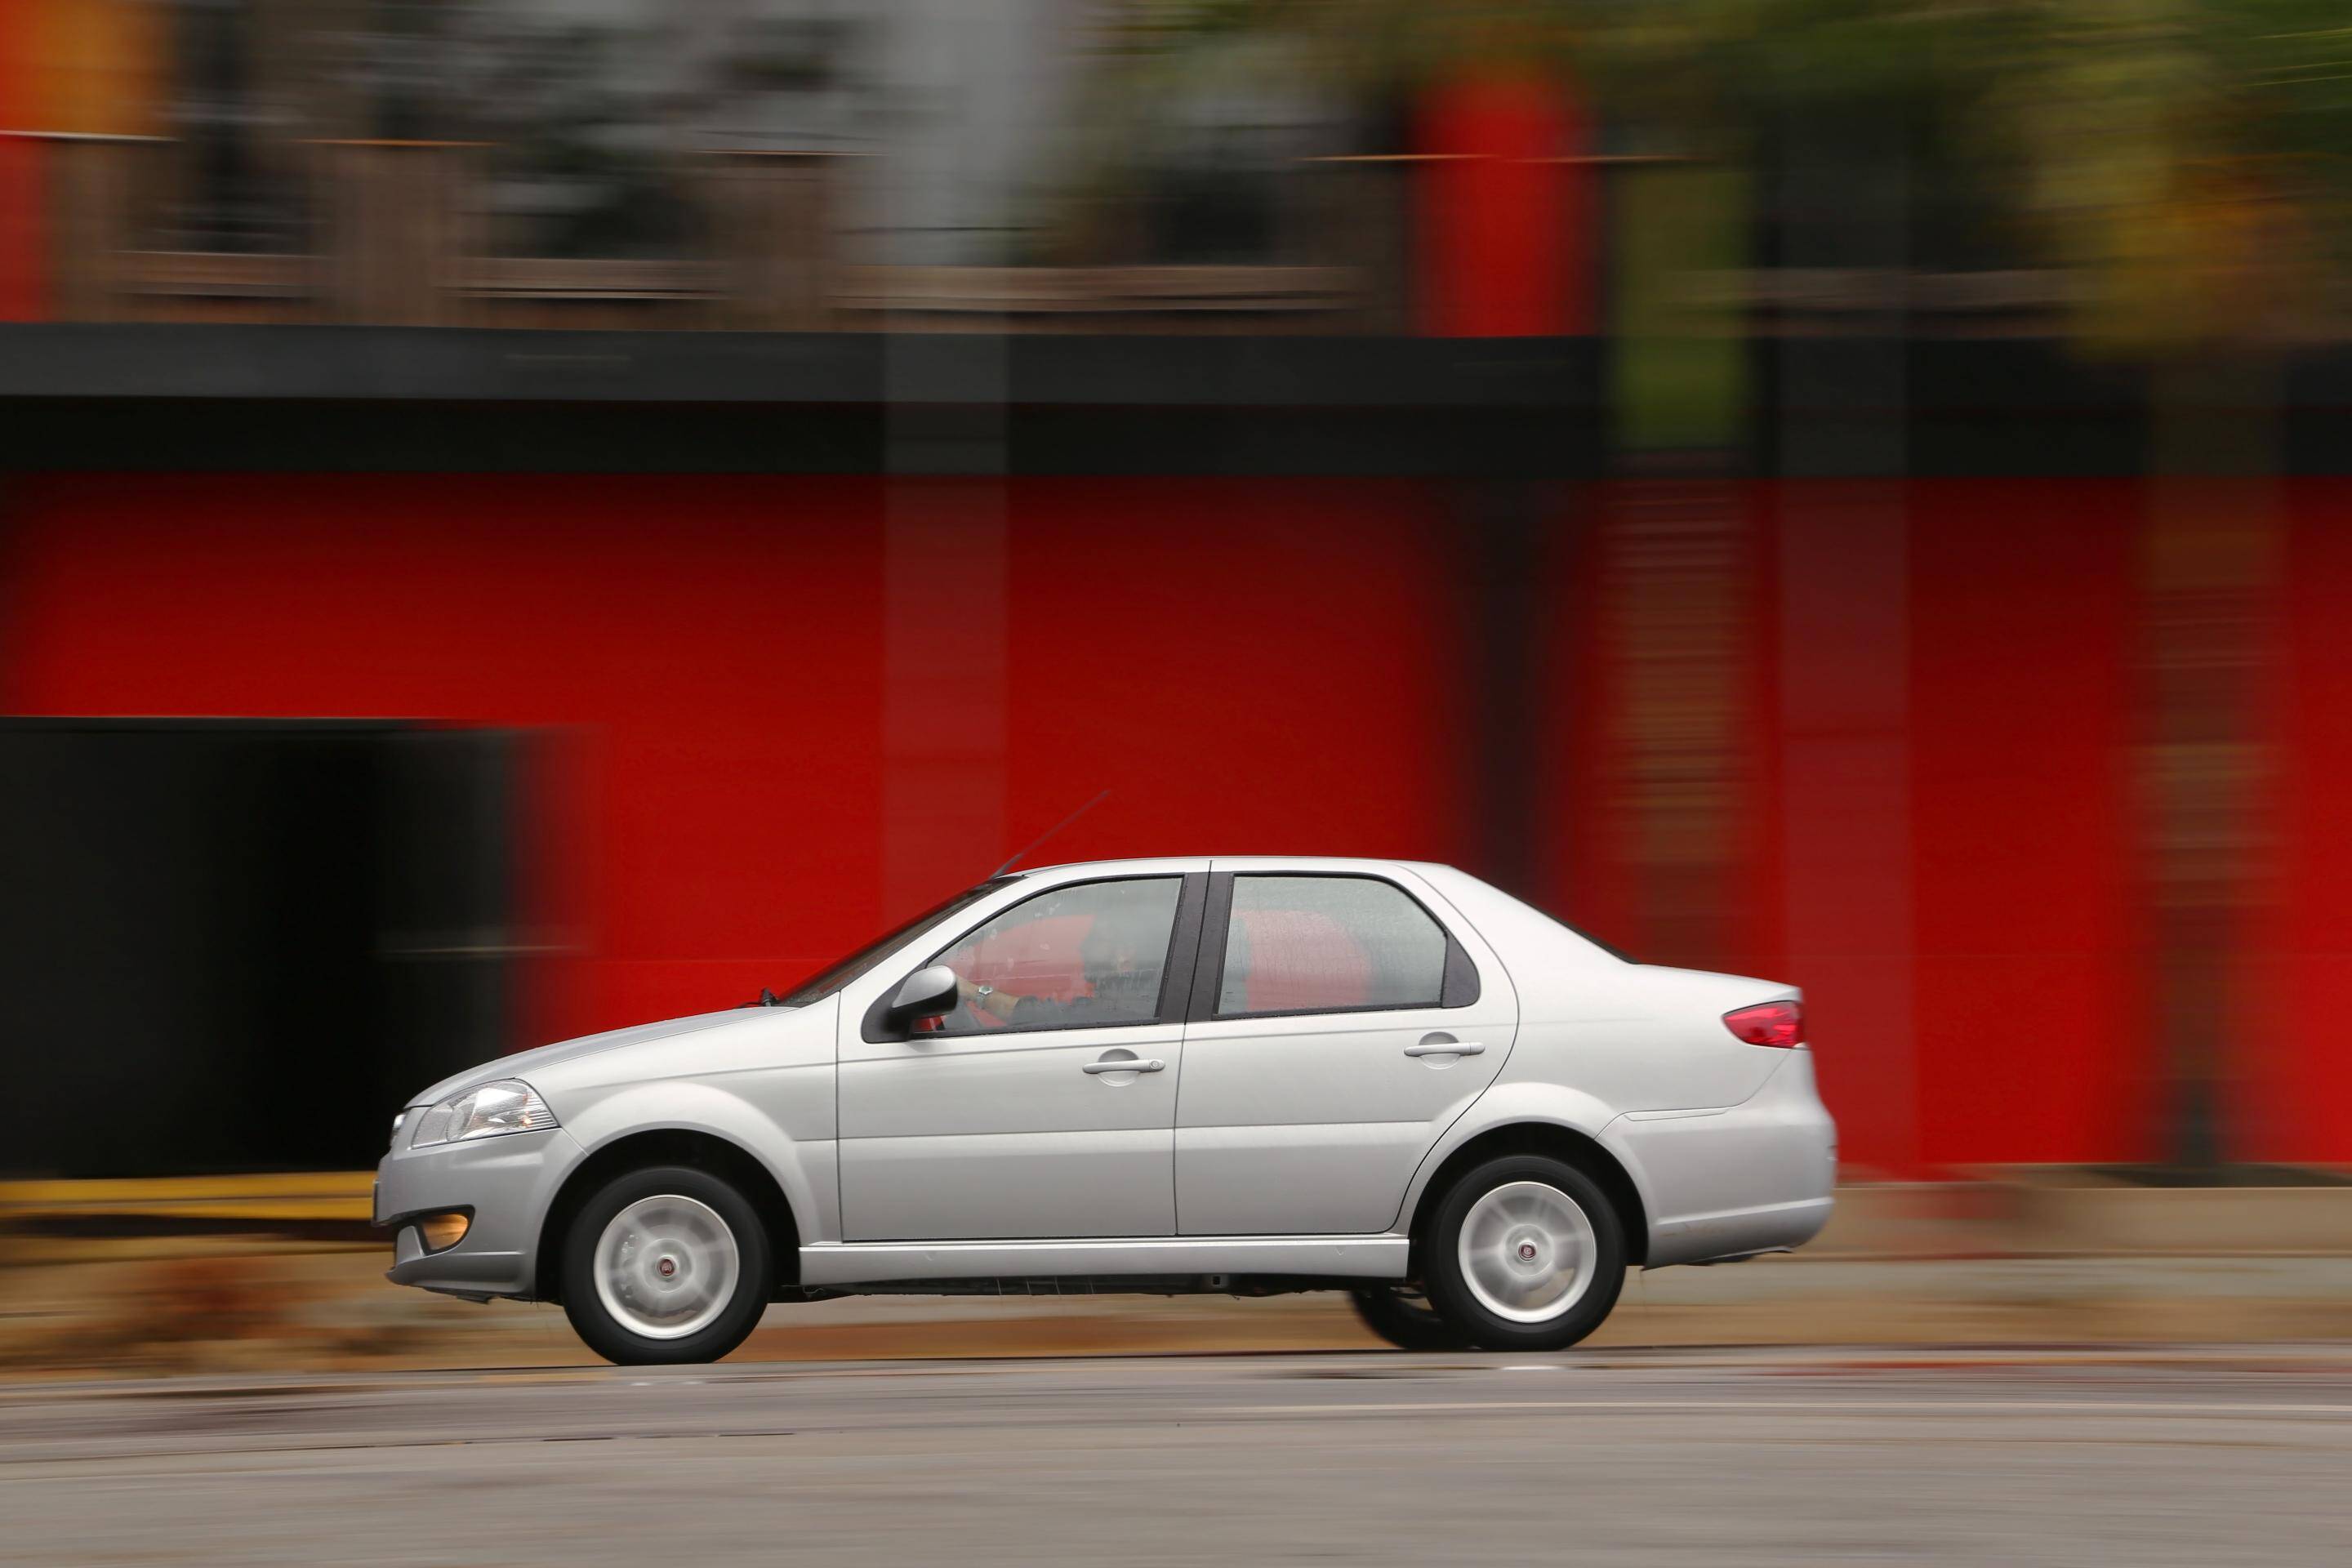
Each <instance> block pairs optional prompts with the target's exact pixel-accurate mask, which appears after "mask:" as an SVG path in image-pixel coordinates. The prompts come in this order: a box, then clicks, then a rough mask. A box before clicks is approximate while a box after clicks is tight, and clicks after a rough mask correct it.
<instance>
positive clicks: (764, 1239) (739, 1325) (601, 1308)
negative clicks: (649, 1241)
mask: <svg viewBox="0 0 2352 1568" xmlns="http://www.w3.org/2000/svg"><path fill="white" fill-rule="evenodd" d="M664 1196H677V1197H684V1198H688V1199H691V1200H693V1202H695V1203H697V1204H699V1205H702V1206H703V1207H704V1208H706V1209H709V1210H710V1211H711V1212H712V1213H714V1214H716V1215H718V1216H719V1219H720V1220H721V1221H723V1222H724V1224H725V1227H726V1229H727V1231H728V1232H729V1234H730V1239H731V1241H732V1243H733V1246H734V1248H735V1265H736V1268H735V1279H734V1284H733V1288H732V1289H731V1290H730V1291H729V1292H728V1294H727V1296H726V1299H725V1304H724V1305H723V1306H721V1307H720V1308H719V1311H718V1313H717V1315H716V1316H714V1317H712V1318H711V1319H710V1320H709V1321H708V1322H706V1323H704V1324H703V1325H702V1326H701V1327H699V1328H698V1329H696V1330H695V1331H693V1332H692V1333H689V1334H686V1335H684V1336H682V1337H679V1338H677V1339H663V1338H658V1337H655V1336H651V1335H648V1334H646V1333H642V1332H639V1331H636V1330H635V1329H633V1328H632V1327H630V1325H629V1324H628V1323H627V1322H625V1321H622V1320H621V1319H619V1318H616V1317H614V1315H613V1312H612V1310H610V1309H609V1308H608V1307H607V1306H606V1305H605V1303H604V1300H603V1298H602V1297H601V1296H600V1295H599V1293H598V1291H597V1289H596V1247H597V1243H598V1241H599V1239H600V1238H601V1237H603V1236H604V1228H605V1226H608V1225H610V1224H611V1223H612V1221H613V1220H614V1217H615V1216H617V1215H619V1214H620V1213H621V1211H622V1210H624V1209H625V1208H627V1207H629V1206H630V1205H632V1204H635V1203H638V1202H640V1201H642V1200H644V1199H647V1198H654V1197H664ZM771 1256H772V1248H771V1247H770V1246H769V1242H768V1232H767V1227H766V1226H763V1225H761V1223H760V1216H759V1215H758V1213H757V1212H756V1211H755V1210H754V1209H753V1208H752V1207H751V1203H750V1202H749V1201H748V1200H747V1199H745V1197H744V1196H743V1194H741V1193H740V1192H737V1191H736V1190H735V1188H734V1187H733V1186H731V1185H730V1184H728V1183H727V1182H726V1181H724V1180H723V1179H721V1178H720V1177H718V1176H715V1175H712V1174H711V1173H709V1172H708V1171H702V1170H697V1169H695V1168H694V1167H692V1166H688V1165H653V1166H648V1167H646V1169H644V1170H641V1171H631V1172H629V1173H627V1174H625V1175H621V1176H615V1177H614V1179H613V1180H611V1181H610V1182H607V1183H605V1184H604V1186H603V1187H601V1188H599V1189H598V1190H597V1192H596V1193H595V1194H594V1195H593V1196H592V1197H590V1198H589V1200H588V1201H587V1203H585V1204H584V1205H582V1206H581V1209H580V1212H579V1214H578V1215H574V1216H573V1218H572V1226H571V1228H570V1230H569V1231H568V1232H566V1234H565V1236H564V1238H563V1261H562V1273H563V1315H564V1316H565V1317H567V1318H569V1319H571V1320H572V1330H573V1331H574V1332H576V1333H578V1334H579V1336H580V1338H581V1339H582V1341H583V1342H585V1343H586V1344H587V1346H588V1348H589V1349H590V1350H592V1351H594V1352H596V1353H597V1354H598V1355H600V1356H603V1357H604V1359H605V1360H606V1361H609V1362H612V1363H614V1364H615V1365H618V1366H659V1365H674V1364H682V1363H701V1362H713V1361H717V1360H718V1359H719V1357H720V1356H723V1355H725V1354H726V1353H727V1352H730V1351H731V1350H733V1349H734V1348H735V1347H736V1346H738V1345H740V1344H741V1343H742V1342H743V1341H744V1340H745V1339H746V1338H747V1337H748V1336H749V1335H750V1334H751V1331H752V1329H754V1328H755V1327H757V1326H758V1325H759V1321H760V1314H761V1312H763V1311H765V1310H767V1305H768V1295H769V1281H770V1275H771V1267H772V1266H771V1261H770V1259H771Z"/></svg>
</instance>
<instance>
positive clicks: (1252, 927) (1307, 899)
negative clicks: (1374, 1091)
mask: <svg viewBox="0 0 2352 1568" xmlns="http://www.w3.org/2000/svg"><path fill="white" fill-rule="evenodd" d="M1444 984H1445V932H1444V930H1443V929H1442V928H1441V927H1440V926H1439V925H1438V923H1437V922H1436V921H1434V920H1433V919H1431V918H1430V915H1429V911H1428V910H1424V909H1423V908H1422V907H1421V906H1420V905H1419V904H1417V903H1415V902H1414V901H1413V900H1412V898H1411V897H1410V896H1408V895H1407V894H1406V893H1405V891H1404V890H1403V889H1402V888H1399V887H1397V886H1396V885H1395V884H1394V883H1392V882H1381V881H1375V880H1373V879H1371V878H1369V877H1236V878H1234V902H1233V917H1232V919H1231V921H1229V922H1228V923H1227V925H1226V928H1225V967H1224V975H1223V982H1222V984H1220V985H1219V987H1218V992H1217V1012H1218V1013H1219V1014H1220V1015H1221V1016H1233V1015H1234V1014H1243V1013H1307V1012H1323V1011H1327V1010H1331V1011H1336V1010H1341V1009H1346V1008H1355V1007H1414V1006H1428V1007H1434V1006H1436V1005H1438V1002H1439V998H1440V995H1441V994H1442V992H1443V991H1444Z"/></svg>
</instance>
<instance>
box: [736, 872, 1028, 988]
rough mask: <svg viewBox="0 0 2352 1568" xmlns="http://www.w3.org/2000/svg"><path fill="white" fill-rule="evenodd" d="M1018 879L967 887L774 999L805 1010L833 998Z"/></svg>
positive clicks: (1002, 878)
mask: <svg viewBox="0 0 2352 1568" xmlns="http://www.w3.org/2000/svg"><path fill="white" fill-rule="evenodd" d="M1017 880H1019V879H1018V878H1016V877H993V878H991V879H989V880H987V881H985V882H982V884H981V885H980V886H978V887H977V888H966V889H964V890H963V891H962V892H961V893H958V894H957V895H956V896H955V897H954V898H952V899H950V900H947V901H946V902H945V903H942V904H938V905H934V906H933V907H932V908H930V909H928V910H924V911H923V912H922V913H921V914H919V915H917V916H916V917H915V918H914V919H913V920H910V921H906V922H905V923H904V924H901V925H898V926H894V927H892V928H891V929H890V930H888V931H885V932H883V933H882V934H881V935H880V936H877V937H876V938H875V939H874V940H873V941H872V942H867V943H866V945H865V946H864V947H861V948H859V949H858V950H857V951H856V952H853V953H851V954H850V955H849V956H848V957H847V958H845V959H842V960H840V961H839V962H838V963H831V964H828V965H826V966H825V967H824V968H823V969H821V970H819V971H817V973H814V974H812V975H810V976H809V977H808V978H807V979H806V980H803V981H802V982H801V983H800V984H798V985H795V986H794V987H793V989H792V990H790V991H788V992H786V993H785V994H783V995H782V997H779V998H778V999H777V1000H778V1003H779V1005H782V1006H786V1007H805V1006H807V1005H809V1004H810V1003H812V1002H815V1001H819V1000H821V999H823V998H824V997H827V996H830V995H832V994H834V993H835V992H836V991H838V990H840V989H841V988H842V987H843V986H845V985H846V984H849V983H850V982H851V981H853V980H855V979H856V978H857V977H858V976H859V975H861V974H863V973H866V971H867V970H869V969H871V968H873V967H874V966H875V965H876V964H877V963H880V962H881V961H882V957H883V955H884V954H885V953H887V952H890V951H891V950H892V949H893V948H896V947H897V946H898V945H899V944H900V943H901V942H905V941H906V940H907V939H908V937H910V936H912V935H914V934H915V933H916V932H917V931H920V930H922V929H923V928H924V927H925V926H927V925H929V924H930V923H931V922H932V921H940V920H945V919H946V918H947V917H948V916H950V915H951V914H954V913H955V912H956V911H957V910H961V909H967V908H969V907H970V906H971V905H973V904H976V903H978V902H979V901H980V900H982V899H984V898H986V897H988V895H989V894H991V893H992V892H994V891H996V889H999V888H1002V887H1003V886H1004V885H1005V884H1006V883H1008V882H1013V881H1017Z"/></svg>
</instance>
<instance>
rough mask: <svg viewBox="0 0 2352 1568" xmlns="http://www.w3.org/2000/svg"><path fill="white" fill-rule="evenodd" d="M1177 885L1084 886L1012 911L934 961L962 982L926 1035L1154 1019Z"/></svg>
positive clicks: (1169, 881) (1164, 880)
mask: <svg viewBox="0 0 2352 1568" xmlns="http://www.w3.org/2000/svg"><path fill="white" fill-rule="evenodd" d="M1182 885H1183V879H1181V878H1179V877H1141V878H1135V879H1129V880H1123V881H1116V882H1081V883H1079V884H1077V885H1076V886H1075V887H1068V888H1057V889H1054V890H1053V891H1051V892H1046V893H1040V894H1039V895H1037V897H1035V898H1034V899H1027V900H1023V901H1022V902H1020V903H1017V904H1015V905H1013V907H1012V908H1011V909H1009V910H1005V911H1004V912H1003V914H1001V915H998V916H997V917H996V918H995V919H994V920H992V921H988V922H987V923H986V924H985V925H982V926H980V927H979V928H977V929H976V930H974V931H971V932H970V933H968V934H967V935H966V936H964V938H963V939H962V940H961V941H960V942H957V943H956V944H955V945H954V946H953V947H951V948H949V949H948V950H947V951H946V952H942V953H940V955H939V957H937V958H936V959H934V960H932V962H933V963H944V964H946V965H947V966H948V967H949V968H950V969H952V970H954V971H955V972H956V978H957V979H959V980H961V981H962V982H963V983H964V987H963V989H964V996H963V1001H962V1004H961V1005H960V1006H958V1007H957V1008H956V1010H955V1011H954V1012H952V1013H950V1014H948V1015H947V1016H945V1017H943V1018H941V1019H940V1020H939V1021H938V1022H937V1024H935V1025H934V1026H932V1027H931V1028H930V1029H929V1030H928V1031H926V1032H928V1033H932V1034H944V1035H971V1034H980V1033H983V1032H985V1031H987V1030H990V1029H1002V1028H1005V1027H1008V1026H1011V1027H1017V1028H1046V1027H1053V1026H1061V1027H1065V1028H1069V1027H1076V1026H1080V1025H1085V1024H1139V1023H1149V1022H1150V1021H1151V1020H1153V1019H1155V1018H1157V1017H1159V1016H1160V982H1161V981H1162V979H1163V978H1165V976H1166V973H1167V969H1168V939H1169V936H1170V934H1171V931H1173V930H1174V929H1175V925H1176V897H1177V894H1178V892H1179V890H1180V889H1181V887H1182Z"/></svg>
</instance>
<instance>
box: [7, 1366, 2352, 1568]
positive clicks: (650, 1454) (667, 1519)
mask: <svg viewBox="0 0 2352 1568" xmlns="http://www.w3.org/2000/svg"><path fill="white" fill-rule="evenodd" d="M0 1525H5V1528H0V1562H5V1563H43V1564H52V1563H452V1564H456V1563H465V1564H477V1563H566V1564H582V1563H633V1564H643V1563H677V1564H701V1563H733V1562H739V1561H740V1562H761V1563H770V1562H785V1561H824V1562H847V1563H949V1562H952V1563H1040V1562H1045V1563H1062V1562H1069V1563H1210V1562H1214V1563H1293V1562H1327V1561H1337V1562H1345V1563H1391V1562H1397V1563H1435V1562H1450V1563H1528V1562H1537V1561H1544V1562H1565V1561H1579V1562H1608V1563H1643V1564H1649V1563H1657V1564H1669V1563H1671V1564H1685V1563H1688V1564H1701V1563H1704V1564H1707V1565H1709V1568H1721V1565H1722V1564H1726V1563H1830V1562H1835V1563H1916V1562H1922V1561H1930V1562H1949V1563H2134V1564H2151V1563H2180V1564H2198V1565H2200V1568H2201V1565H2208V1564H2215V1563H2296V1564H2317V1563H2344V1562H2352V1352H2346V1351H2343V1350H2332V1349H2310V1350H2294V1349H2292V1348H2290V1349H2285V1350H2281V1349H2277V1348H2266V1349H2263V1350H2259V1351H2257V1350H2252V1349H2246V1350H2238V1351H2232V1350H2229V1349H2214V1348H2207V1349H2203V1350H2199V1351H2195V1352H2132V1353H2128V1354H2125V1353H2112V1354H2074V1353H2069V1352H2046V1353H2043V1352H2000V1353H1997V1354H1996V1353H1969V1352H1950V1353H1939V1352H1930V1351H1922V1352H1889V1351H1887V1350H1885V1349H1884V1348H1879V1349H1873V1350H1869V1351H1850V1352H1840V1351H1836V1350H1817V1351H1800V1352H1748V1353H1738V1352H1594V1353H1589V1354H1585V1355H1575V1356H1553V1357H1537V1358H1528V1359H1525V1360H1514V1359H1512V1358H1509V1357H1485V1356H1412V1355H1402V1354H1389V1355H1378V1354H1351V1353H1340V1354H1325V1355H1281V1356H1172V1357H1162V1358H1139V1359H1103V1360H1087V1361H1075V1360H1057V1361H995V1362H958V1363H936V1362H935V1363H918V1362H902V1363H837V1364H821V1363H796V1364H789V1365H785V1364H767V1365H761V1364H742V1363H727V1364H725V1365H722V1366H719V1367H715V1368H694V1369H665V1370H661V1371H657V1372H642V1371H640V1372H628V1371H618V1370H614V1369H606V1368H595V1369H588V1368H582V1369H556V1370H533V1371H512V1372H502V1371H496V1370H484V1371H478V1372H470V1373H412V1374H405V1375H388V1376H376V1375H371V1376H366V1377H361V1378H353V1379H349V1380H341V1381H337V1380H328V1379H321V1378H305V1379H283V1380H272V1379H241V1380H226V1379H187V1380H166V1381H152V1382H142V1383H110V1384H98V1383H92V1384H75V1385H70V1386H68V1385H63V1384H50V1385H41V1384H22V1385H17V1386H16V1387H13V1388H8V1389H5V1391H0Z"/></svg>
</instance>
